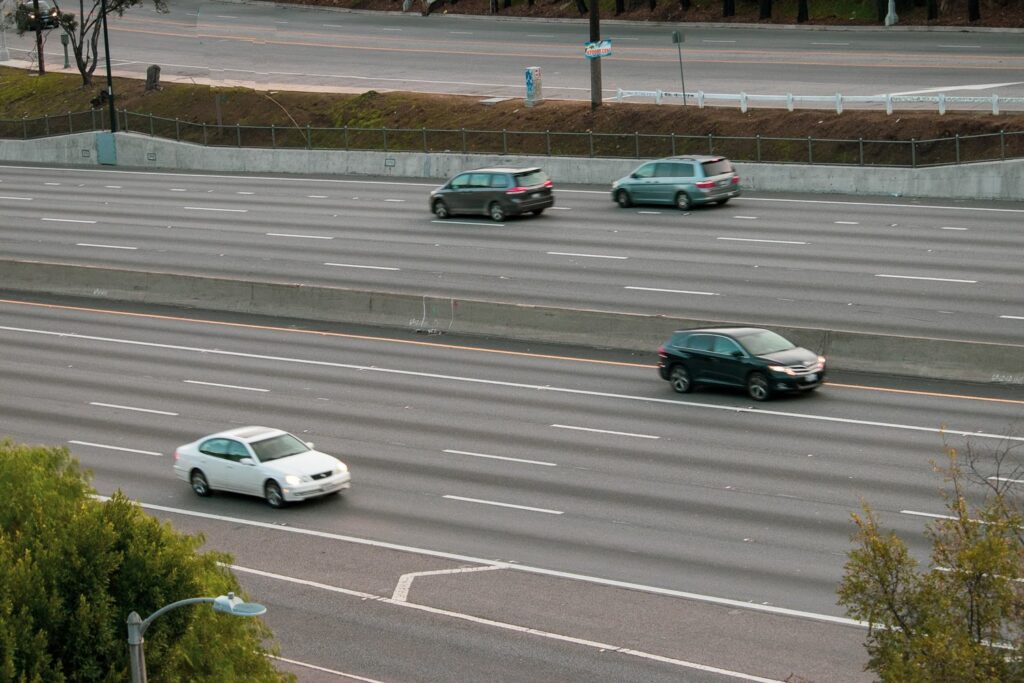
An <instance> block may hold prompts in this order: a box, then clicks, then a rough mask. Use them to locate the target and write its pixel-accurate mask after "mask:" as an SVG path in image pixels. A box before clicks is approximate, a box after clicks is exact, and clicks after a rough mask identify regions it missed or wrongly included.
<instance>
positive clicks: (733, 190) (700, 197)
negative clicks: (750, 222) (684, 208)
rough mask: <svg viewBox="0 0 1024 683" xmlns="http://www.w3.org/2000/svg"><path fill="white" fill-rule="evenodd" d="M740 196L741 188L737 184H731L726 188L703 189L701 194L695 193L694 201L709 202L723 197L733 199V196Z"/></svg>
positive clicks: (697, 202)
mask: <svg viewBox="0 0 1024 683" xmlns="http://www.w3.org/2000/svg"><path fill="white" fill-rule="evenodd" d="M739 196H740V188H739V187H736V186H730V187H725V188H719V187H716V188H713V189H710V190H701V192H700V194H697V195H694V197H693V201H694V203H696V204H709V203H711V202H720V201H722V200H723V199H732V198H733V197H739Z"/></svg>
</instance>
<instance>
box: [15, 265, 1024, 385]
mask: <svg viewBox="0 0 1024 683" xmlns="http://www.w3.org/2000/svg"><path fill="white" fill-rule="evenodd" d="M0 289H2V290H6V291H9V292H17V293H23V294H40V293H42V294H58V295H65V296H73V297H86V298H90V299H99V300H107V301H133V302H140V303H147V304H165V305H172V306H184V307H194V308H200V309H207V310H214V311H230V312H237V313H249V314H258V315H267V316H275V317H281V318H298V319H310V320H324V321H331V322H348V323H356V324H370V325H381V326H388V327H400V328H404V329H411V330H423V331H437V332H450V333H459V334H468V335H486V336H497V337H502V338H508V339H521V340H528V341H543V342H557V343H567V344H580V345H584V346H598V347H607V348H622V349H633V350H641V351H649V352H651V354H652V359H653V353H654V350H655V349H656V348H657V347H658V345H659V344H661V343H663V342H664V341H665V339H666V338H667V337H668V335H669V333H670V332H671V331H672V330H675V329H680V328H685V327H695V326H702V325H707V324H718V325H721V324H725V323H729V322H735V321H708V320H693V319H686V318H675V317H666V316H653V315H636V314H626V313H615V312H607V311H592V310H576V309H565V308H553V307H545V306H525V305H519V304H509V303H501V302H493V301H473V300H467V299H449V298H438V297H423V296H413V295H409V294H396V293H387V292H377V291H359V290H351V289H341V288H337V287H317V286H307V285H299V284H286V283H268V282H250V281H243V280H231V279H222V278H210V277H197V276H187V275H180V274H175V273H159V272H141V271H131V270H120V269H113V268H97V267H89V266H75V265H66V264H58V263H43V262H28V261H15V260H7V259H4V260H0ZM774 329H777V330H778V331H779V332H780V333H782V334H783V335H785V336H787V337H789V338H791V339H792V340H793V341H795V342H797V343H799V344H801V345H803V346H806V347H808V348H810V349H814V350H817V351H818V352H820V353H824V354H825V355H827V356H828V357H829V365H830V367H831V368H833V369H841V370H866V371H872V372H879V373H890V374H899V375H909V376H916V377H942V378H948V379H957V380H965V381H972V382H1002V383H1008V382H1009V383H1020V384H1024V345H1009V344H988V343H977V342H974V343H971V342H961V341H952V340H943V339H928V338H915V337H897V336H887V335H879V334H862V333H857V332H847V331H839V330H820V329H810V328H785V327H775V328H774Z"/></svg>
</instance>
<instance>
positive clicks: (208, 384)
mask: <svg viewBox="0 0 1024 683" xmlns="http://www.w3.org/2000/svg"><path fill="white" fill-rule="evenodd" d="M182 381H183V382H184V383H185V384H201V385H203V386H205V387H221V388H223V389H238V390H240V391H262V392H268V391H270V389H260V388H258V387H243V386H238V385H237V384H217V383H216V382H200V381H199V380H197V379H185V380H182Z"/></svg>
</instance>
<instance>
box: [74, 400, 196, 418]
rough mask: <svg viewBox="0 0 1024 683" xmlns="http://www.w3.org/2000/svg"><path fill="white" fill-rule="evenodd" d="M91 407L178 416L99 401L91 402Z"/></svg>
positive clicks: (167, 412) (168, 412) (165, 411)
mask: <svg viewBox="0 0 1024 683" xmlns="http://www.w3.org/2000/svg"><path fill="white" fill-rule="evenodd" d="M89 405H91V406H99V407H100V408H117V409H118V410H131V411H133V412H136V413H153V414H154V415H170V416H172V417H173V416H176V415H177V413H172V412H170V411H167V410H153V409H151V408H135V407H132V406H122V405H118V404H116V403H100V402H98V401H89Z"/></svg>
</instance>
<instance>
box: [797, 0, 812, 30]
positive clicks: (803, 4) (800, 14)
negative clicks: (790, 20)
mask: <svg viewBox="0 0 1024 683" xmlns="http://www.w3.org/2000/svg"><path fill="white" fill-rule="evenodd" d="M809 15H810V12H809V11H808V8H807V0H800V2H799V3H797V8H796V23H798V24H802V23H804V22H805V21H807V20H808V19H810V16H809Z"/></svg>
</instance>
